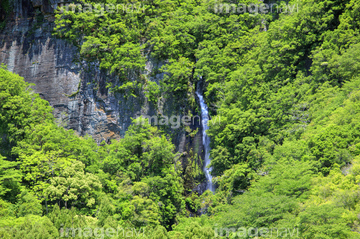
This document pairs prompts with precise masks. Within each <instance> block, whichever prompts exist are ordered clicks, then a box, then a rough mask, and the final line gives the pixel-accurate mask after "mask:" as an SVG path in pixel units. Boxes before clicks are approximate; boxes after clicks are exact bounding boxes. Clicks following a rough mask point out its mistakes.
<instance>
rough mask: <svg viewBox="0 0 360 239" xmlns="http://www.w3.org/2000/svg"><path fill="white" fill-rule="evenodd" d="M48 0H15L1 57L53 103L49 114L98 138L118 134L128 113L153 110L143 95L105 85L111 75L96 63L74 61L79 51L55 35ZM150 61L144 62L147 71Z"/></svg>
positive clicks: (126, 123)
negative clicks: (125, 95) (127, 94)
mask: <svg viewBox="0 0 360 239" xmlns="http://www.w3.org/2000/svg"><path fill="white" fill-rule="evenodd" d="M56 5H57V2H56V1H53V2H52V4H51V2H49V1H48V0H17V1H16V2H15V4H14V8H13V9H14V11H13V13H12V14H11V15H10V16H9V17H10V20H8V21H7V24H6V26H5V29H3V30H2V31H1V32H0V62H1V63H4V64H6V65H7V66H8V69H9V70H10V71H12V72H15V73H17V74H19V75H20V76H22V77H24V78H25V80H26V81H28V82H31V83H35V86H34V87H33V88H34V90H35V91H36V92H37V93H39V94H40V95H41V97H42V98H44V99H45V100H47V101H49V102H50V104H51V105H52V106H53V107H54V109H55V110H54V114H55V116H56V117H57V118H59V119H61V121H63V122H64V123H66V124H67V127H68V128H71V129H74V130H76V131H77V132H78V133H79V134H80V135H85V134H90V135H92V136H93V137H94V138H95V139H96V140H97V141H102V140H109V139H111V138H118V137H119V136H121V135H123V134H124V133H125V131H126V129H127V128H128V126H129V125H130V123H131V117H132V118H136V116H139V115H140V114H147V115H152V114H154V113H155V112H154V110H153V109H151V107H150V106H149V105H148V104H147V102H145V99H144V97H140V98H139V99H135V98H133V97H130V98H129V99H128V100H124V99H123V96H121V95H113V94H110V93H109V91H108V89H107V88H106V87H105V85H106V80H108V79H109V78H111V76H109V75H107V74H106V73H105V72H103V71H100V70H99V68H98V67H97V65H96V64H94V63H92V64H87V63H86V62H83V63H81V64H76V63H74V61H75V60H76V59H77V57H78V50H77V49H76V47H74V46H72V45H71V44H69V43H68V42H66V41H64V40H61V39H56V38H54V37H53V36H52V34H51V32H52V29H53V27H54V23H53V20H54V18H53V14H52V12H53V7H55V6H56ZM152 67H154V64H153V63H152V62H148V64H147V68H148V71H149V72H151V70H152Z"/></svg>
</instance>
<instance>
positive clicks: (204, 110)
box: [195, 77, 215, 193]
mask: <svg viewBox="0 0 360 239" xmlns="http://www.w3.org/2000/svg"><path fill="white" fill-rule="evenodd" d="M200 79H201V80H202V78H201V77H200ZM195 93H196V95H197V97H198V98H199V101H200V108H201V126H202V143H203V145H204V151H205V165H204V173H205V177H206V190H208V189H209V190H210V191H212V192H213V193H215V187H214V185H213V183H212V176H211V170H212V168H211V167H210V168H208V167H207V166H208V165H209V164H210V161H211V159H210V137H209V136H208V135H207V134H206V130H207V129H209V126H208V121H209V112H208V107H207V105H206V103H205V101H204V97H203V95H202V94H201V90H200V87H197V90H196V92H195Z"/></svg>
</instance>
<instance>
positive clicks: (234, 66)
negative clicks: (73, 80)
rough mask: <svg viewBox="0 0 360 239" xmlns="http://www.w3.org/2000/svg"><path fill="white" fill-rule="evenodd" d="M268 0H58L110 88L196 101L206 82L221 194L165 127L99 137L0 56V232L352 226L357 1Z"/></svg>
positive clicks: (220, 231)
mask: <svg viewBox="0 0 360 239" xmlns="http://www.w3.org/2000/svg"><path fill="white" fill-rule="evenodd" d="M5 2H8V1H2V4H4V3H5ZM272 3H273V4H276V5H271V6H274V7H273V8H272V9H271V11H270V10H269V11H267V12H266V13H264V12H260V10H259V9H260V8H259V9H258V10H259V13H258V12H255V8H257V6H258V5H255V4H260V5H261V4H269V3H266V1H265V2H264V3H262V2H260V3H259V2H258V1H254V0H239V1H231V2H226V1H215V0H178V1H175V0H163V1H159V0H143V1H137V0H132V1H127V0H80V1H78V2H76V4H77V5H75V4H73V5H70V6H69V5H68V6H67V7H68V10H66V9H65V6H64V7H63V8H61V7H59V9H58V10H57V14H56V18H55V24H56V26H55V28H54V29H53V34H54V36H56V37H57V38H61V39H65V40H67V41H69V42H71V43H72V44H74V45H75V46H76V47H77V48H78V50H79V52H80V53H79V54H80V56H81V58H80V61H87V62H99V64H100V67H101V69H102V70H104V71H108V72H109V73H110V74H113V75H115V76H116V82H114V81H113V80H109V82H108V85H107V87H108V88H109V89H111V91H113V92H126V93H127V94H129V95H132V96H133V97H136V94H138V92H140V91H141V90H145V92H146V96H147V97H148V99H149V101H151V102H154V104H156V102H157V101H158V100H159V98H160V97H164V98H172V99H175V100H176V101H178V102H179V104H183V105H184V108H186V107H193V108H197V107H198V106H197V102H196V94H195V91H196V89H197V87H199V84H198V82H199V81H200V79H203V80H204V82H203V84H201V86H202V87H203V91H204V96H205V101H206V102H207V105H208V106H209V114H210V117H213V120H210V122H209V126H210V128H209V130H208V134H209V136H210V137H211V148H212V150H211V152H210V157H211V167H212V176H213V177H214V183H215V185H216V192H215V194H213V193H212V192H211V191H209V190H208V191H205V192H204V193H203V194H201V195H199V194H198V193H196V192H194V190H193V188H194V186H195V185H196V184H198V183H199V182H201V181H202V180H204V174H203V172H202V171H201V167H199V166H198V165H197V160H196V159H197V158H198V155H197V154H196V152H190V153H189V155H188V161H187V164H186V165H183V164H182V163H181V161H180V160H179V157H180V156H179V154H178V153H177V152H176V150H175V146H174V145H173V143H172V138H171V137H172V136H171V134H168V133H167V131H166V129H164V128H162V127H157V126H154V125H151V124H148V123H146V121H142V122H145V123H141V124H139V123H138V122H139V121H141V120H142V119H141V118H138V119H134V122H133V125H132V126H130V127H129V129H128V130H127V132H126V134H125V136H124V137H123V138H121V139H119V140H112V141H111V142H105V141H104V142H102V143H101V144H97V143H96V142H95V140H94V139H93V138H92V137H91V136H85V137H80V136H78V135H77V134H76V132H74V131H73V130H68V129H65V128H64V123H63V122H61V120H59V119H57V118H55V117H54V116H53V113H52V112H53V108H52V107H51V106H50V105H49V103H48V102H47V101H45V100H43V99H41V97H40V96H39V95H38V94H36V93H35V92H34V91H33V90H32V88H31V87H32V85H31V84H29V83H27V82H26V79H25V80H24V79H23V78H22V77H20V76H19V75H17V74H14V73H12V72H10V71H8V69H7V66H6V65H4V64H2V65H1V67H0V136H1V138H0V139H1V141H0V189H1V190H0V237H2V238H61V237H73V238H83V237H87V238H144V239H145V238H149V239H150V238H154V239H155V238H159V239H163V238H164V239H165V238H180V239H181V238H189V239H190V238H199V239H200V238H204V239H205V238H215V237H219V238H221V237H222V238H254V237H257V238H309V239H312V238H319V239H320V238H322V239H325V238H326V239H327V238H360V187H359V185H360V63H359V62H360V35H359V29H360V1H359V0H298V1H292V0H290V1H273V2H272ZM81 4H82V5H88V6H90V8H93V10H94V11H84V9H82V8H81V7H80V6H82V5H81ZM106 4H115V5H116V4H120V5H121V4H122V6H124V5H125V6H131V7H130V8H127V10H126V11H124V10H123V8H121V10H120V11H119V9H117V8H116V9H115V10H113V11H101V7H104V6H106ZM221 4H223V5H221ZM226 4H228V5H226ZM250 5H251V6H252V8H249V9H250V11H249V9H248V11H241V9H240V11H239V9H238V6H250ZM134 6H139V7H134ZM220 6H222V7H221V8H220ZM69 7H70V9H73V10H69ZM227 7H229V8H228V9H229V10H226V9H227ZM235 8H236V9H237V10H236V11H233V10H234V9H235ZM129 9H130V10H129ZM148 58H151V59H154V60H155V61H159V62H160V61H161V62H165V64H163V66H162V67H160V68H159V69H157V72H162V73H164V78H163V80H162V81H161V82H159V84H157V83H156V82H153V81H150V80H149V79H148V77H147V75H146V74H144V69H145V61H146V59H148ZM157 72H155V73H154V74H156V73H157ZM130 76H131V77H130ZM185 106H186V107H185ZM215 116H218V117H220V119H221V120H220V121H219V119H218V118H215ZM215 120H217V121H216V122H214V121H215Z"/></svg>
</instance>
